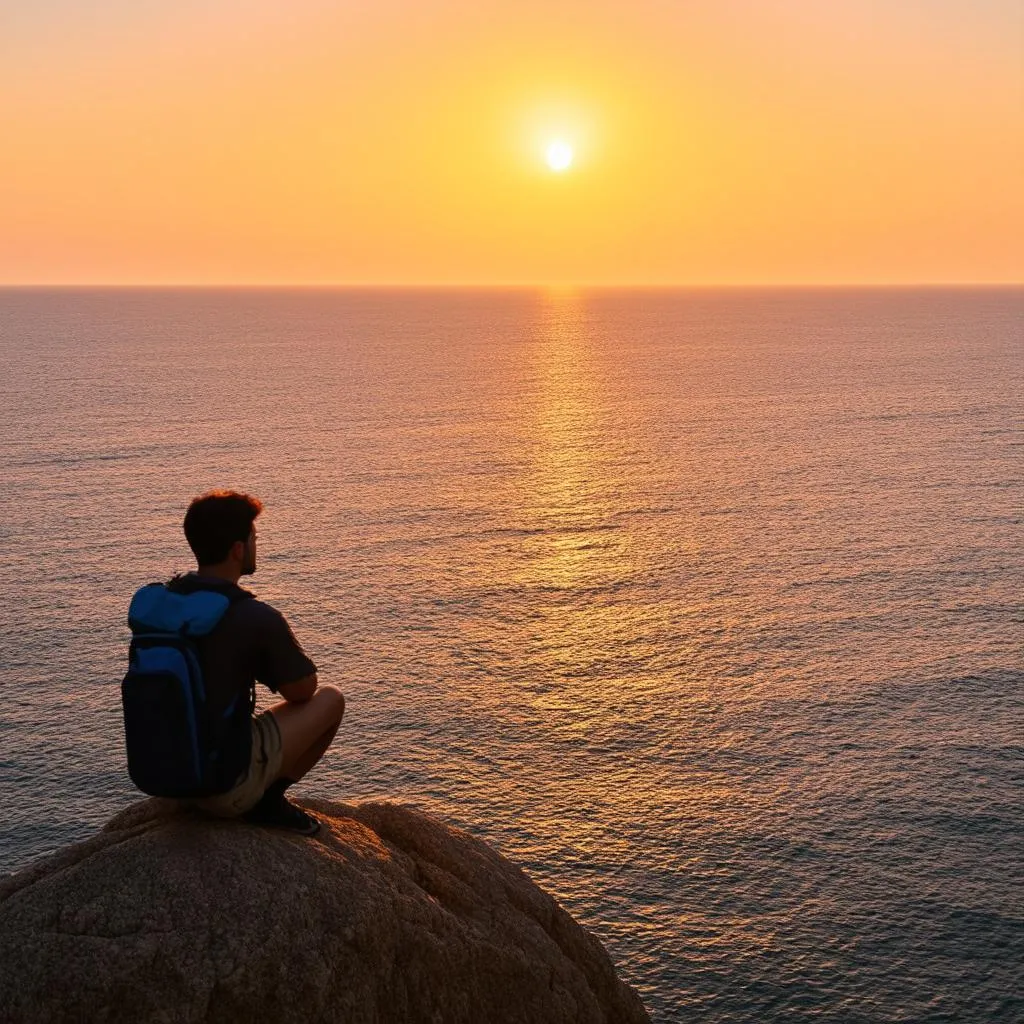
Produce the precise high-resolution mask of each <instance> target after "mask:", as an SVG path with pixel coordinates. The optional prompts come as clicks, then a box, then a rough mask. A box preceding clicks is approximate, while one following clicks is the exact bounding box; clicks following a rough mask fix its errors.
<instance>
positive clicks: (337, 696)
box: [316, 683, 345, 724]
mask: <svg viewBox="0 0 1024 1024" xmlns="http://www.w3.org/2000/svg"><path fill="white" fill-rule="evenodd" d="M316 697H317V699H318V700H319V701H320V702H321V704H322V706H323V707H324V709H325V711H326V712H328V713H329V715H330V718H331V721H332V724H334V723H337V722H340V721H341V719H342V716H343V715H344V714H345V695H344V694H343V693H342V692H341V690H339V689H338V687H337V686H334V685H332V684H331V683H325V684H324V685H323V686H318V687H317V691H316Z"/></svg>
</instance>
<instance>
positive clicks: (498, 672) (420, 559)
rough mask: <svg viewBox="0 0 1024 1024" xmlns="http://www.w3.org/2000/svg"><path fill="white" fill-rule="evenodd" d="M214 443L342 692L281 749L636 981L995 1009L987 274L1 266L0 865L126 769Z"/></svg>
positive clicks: (1007, 948)
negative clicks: (541, 286)
mask: <svg viewBox="0 0 1024 1024" xmlns="http://www.w3.org/2000/svg"><path fill="white" fill-rule="evenodd" d="M215 487H232V488H236V489H240V490H244V491H248V492H250V493H252V494H255V495H257V496H259V497H260V498H261V499H262V500H263V501H264V503H265V506H266V508H265V512H264V513H263V515H262V516H261V518H260V520H259V533H260V550H259V556H260V565H259V570H258V572H257V574H256V575H255V576H254V577H252V578H251V580H250V582H251V585H252V588H253V589H254V590H255V591H256V592H257V593H258V595H259V596H260V597H262V598H263V599H264V600H267V601H269V602H270V603H272V604H274V605H275V606H277V607H279V608H280V609H281V610H282V611H283V612H284V613H285V614H286V615H287V617H288V619H289V621H290V622H291V624H292V626H293V628H294V630H295V632H296V634H297V635H298V637H299V638H300V640H301V642H302V643H303V646H304V647H305V648H306V650H307V652H308V653H309V654H310V655H311V657H312V658H313V659H314V660H315V661H316V663H317V665H318V667H319V672H320V678H321V680H322V681H325V682H332V683H337V684H338V685H340V686H341V687H342V689H343V690H344V691H345V694H346V697H347V702H348V710H347V714H346V719H345V723H344V725H343V726H342V730H341V732H340V733H339V736H338V739H337V741H336V743H335V745H334V747H333V748H332V749H331V751H330V752H329V754H328V756H327V758H326V760H325V762H324V763H323V764H322V765H321V766H320V767H318V769H317V770H316V771H315V772H314V773H313V774H311V775H310V776H309V778H308V780H307V781H306V782H304V783H303V786H302V791H303V792H306V793H307V794H309V795H317V796H323V797H327V798H336V799H339V800H343V801H358V800H362V799H369V798H387V799H392V800H397V801H404V802H410V803H415V804H418V805H420V806H422V807H424V808H425V809H427V810H429V811H431V812H432V813H434V814H436V815H438V816H440V817H441V818H443V819H444V820H446V821H448V822H450V823H453V824H455V825H458V826H461V827H463V828H465V829H467V830H469V831H470V832H472V833H473V834H475V835H477V836H480V837H481V838H483V839H486V840H487V841H488V842H490V843H491V844H493V845H494V846H495V847H496V848H497V849H499V850H500V851H501V852H502V853H503V854H505V855H506V856H508V857H509V858H511V859H513V860H514V861H516V862H517V863H519V864H520V865H521V866H522V867H523V868H524V869H525V870H526V871H527V872H528V873H529V874H530V875H531V876H532V877H533V878H534V879H535V880H536V881H537V882H539V883H540V884H541V885H542V886H544V887H545V888H546V889H547V890H548V891H550V892H551V893H552V894H554V895H555V896H556V897H557V898H558V899H559V900H560V901H561V902H562V904H563V905H564V906H565V907H566V908H567V909H568V910H569V911H570V912H571V913H572V914H573V915H574V916H575V917H576V918H577V920H579V921H580V922H582V923H583V924H585V925H586V926H587V927H588V928H590V929H591V930H592V931H593V932H594V933H595V934H596V935H597V936H598V937H599V938H600V939H601V940H602V941H603V942H604V944H605V946H606V947H607V948H608V950H609V951H610V953H611V955H612V958H613V960H614V961H615V963H616V965H617V967H618V969H619V972H620V975H621V976H622V977H623V978H624V979H625V980H627V981H628V982H630V983H631V984H632V985H634V986H635V987H636V988H637V989H638V990H639V992H640V993H641V995H642V996H643V998H644V1001H645V1003H646V1005H647V1006H648V1008H649V1009H650V1011H651V1014H652V1017H653V1019H654V1020H655V1021H658V1022H661V1024H666V1022H686V1021H697V1020H699V1021H702V1022H705V1024H725V1022H746V1021H750V1022H765V1021H786V1022H805V1021H841V1022H864V1024H868V1022H872V1024H873V1022H883V1021H886V1022H888V1021H894V1022H895V1021H930V1022H931V1021H934V1022H938V1021H958V1022H959V1021H978V1022H983V1021H984V1022H988V1021H1022V1020H1024V967H1022V964H1024V659H1022V653H1024V598H1022V582H1024V555H1022V544H1021V540H1022V530H1021V524H1022V520H1024V291H1022V290H1021V289H1010V288H1006V289H1003V288H990V289H967V288H964V289H876V290H871V289H833V290H830V289H815V290H796V289H790V290H786V289H778V290H740V289H721V290H677V291H672V290H651V291H614V290H610V291H586V290H584V291H571V290H564V291H557V290H553V291H541V290H504V291H502V290H498V291H472V290H462V291H460V290H443V291H430V290H421V291H415V290H411V291H400V290H386V289H381V290H361V291H360V290H356V291H352V290H301V289H295V290H258V289H253V290H188V289H178V290H175V289H168V290H143V289H131V290H115V289H106V290H105V289H65V290H47V289H23V290H18V289H7V290H3V291H0V688H2V690H0V692H2V704H0V793H2V798H0V799H2V802H3V813H2V815H0V870H6V871H12V870H17V869H18V868H20V867H22V866H24V865H25V864H27V863H28V862H30V861H31V860H33V859H34V858H36V857H39V856H41V855H44V854H46V853H48V852H50V851H53V850H55V849H57V848H59V847H61V846H63V845H64V844H67V843H70V842H74V841H77V840H81V839H83V838H85V837H87V836H88V835H90V834H91V833H93V832H94V831H95V830H96V829H97V828H98V827H100V826H101V825H102V824H103V823H104V822H105V821H106V820H107V819H108V818H109V817H110V816H111V815H112V814H114V813H115V812H116V811H118V810H119V809H121V808H122V807H124V806H125V805H126V804H127V803H128V802H130V801H132V800H133V799H135V798H136V795H137V794H135V793H134V792H133V790H132V788H131V785H130V783H129V781H128V779H127V777H126V774H125V770H124V765H123V753H122V734H121V722H120V704H119V691H118V684H119V681H120V677H121V675H122V674H123V670H124V663H125V658H126V645H127V638H128V632H127V627H126V622H125V612H126V607H127V602H128V599H129V597H130V595H131V593H132V592H133V590H134V589H135V588H136V587H137V586H139V585H141V584H143V583H146V582H150V581H152V580H159V579H166V578H168V577H170V576H171V575H173V574H174V573H175V572H179V571H184V570H187V569H189V568H191V560H190V557H189V552H188V549H187V547H186V545H185V542H184V538H183V536H182V533H181V519H182V516H183V514H184V510H185V507H186V506H187V504H188V502H189V500H190V499H191V498H192V497H193V496H195V495H197V494H199V493H202V492H204V491H206V490H209V489H211V488H215ZM265 702H266V701H264V703H265ZM299 795H301V793H300V794H299Z"/></svg>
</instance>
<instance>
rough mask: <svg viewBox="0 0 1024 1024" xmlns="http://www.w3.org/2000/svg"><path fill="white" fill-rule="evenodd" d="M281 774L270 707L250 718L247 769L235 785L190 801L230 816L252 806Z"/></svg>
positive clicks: (220, 815)
mask: <svg viewBox="0 0 1024 1024" xmlns="http://www.w3.org/2000/svg"><path fill="white" fill-rule="evenodd" d="M280 774H281V730H280V729H278V727H277V721H276V720H275V718H274V716H273V715H272V714H271V713H270V712H269V711H261V712H260V713H259V714H258V715H255V716H254V717H253V720H252V756H251V757H250V758H249V769H248V771H246V773H245V775H243V776H242V778H241V780H240V781H239V782H238V784H237V785H236V786H235V788H234V789H229V790H228V791H227V792H226V793H218V794H217V795H216V796H207V797H203V798H202V799H201V800H193V801H192V803H193V804H194V805H195V806H196V807H200V808H202V809H203V810H204V811H206V812H207V813H209V814H215V815H216V816H217V817H218V818H233V817H235V816H236V815H238V814H244V813H245V812H246V811H247V810H249V808H251V807H253V806H255V804H256V803H257V801H258V800H259V798H260V797H261V796H263V791H264V790H265V789H266V788H267V786H269V785H270V784H271V783H272V782H273V781H274V779H276V778H277V777H278V775H280Z"/></svg>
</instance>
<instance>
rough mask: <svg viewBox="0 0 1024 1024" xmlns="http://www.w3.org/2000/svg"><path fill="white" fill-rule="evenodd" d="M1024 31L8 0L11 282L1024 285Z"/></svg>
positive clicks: (723, 10) (600, 11)
mask: <svg viewBox="0 0 1024 1024" xmlns="http://www.w3.org/2000/svg"><path fill="white" fill-rule="evenodd" d="M29 7H30V9H28V10H23V9H22V8H29ZM1022 54H1024V5H1021V4H1019V3H1018V2H1016V0H857V2H853V0H831V2H826V0H714V2H712V0H706V2H701V0H696V2H684V0H631V2H626V0H619V2H609V0H604V2H602V0H585V2H584V0H562V2H557V0H549V2H544V3H541V2H537V0H517V2H506V0H502V2H490V3H488V2H487V0H476V2H469V0H442V2H430V0H416V2H413V0H375V2H374V3H373V4H372V5H371V4H368V3H363V2H359V3H356V2H354V0H349V2H339V0H334V2H328V0H290V3H289V4H287V5H286V4H284V3H281V2H273V3H271V2H270V0H179V2H178V3H175V4H157V3H153V2H146V0H133V2H129V0H107V2H97V3H95V4H82V3H81V2H80V0H74V2H72V0H34V3H33V4H32V5H25V4H20V3H15V2H14V0H0V146H2V147H3V149H2V159H0V283H7V284H32V283H39V284H43V283H132V284H135V283H157V284H173V283H197V284H218V283H225V284H231V283H250V284H263V283H281V284H513V283H545V284H547V283H590V284H625V285H629V284H633V285H637V284H667V285H671V284H680V285H685V284H743V283H921V282H934V283H941V282H1020V281H1022V280H1024V56H1022ZM555 137H561V138H564V139H565V140H566V141H568V142H569V143H570V144H571V145H572V146H573V147H574V150H575V160H574V163H573V165H572V166H571V167H570V168H569V170H567V171H565V172H564V173H561V174H556V173H553V172H552V171H551V170H550V169H549V168H548V167H547V166H546V164H545V163H544V159H543V153H544V147H545V146H546V145H547V143H548V142H549V141H550V140H551V139H552V138H555Z"/></svg>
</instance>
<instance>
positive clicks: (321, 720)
mask: <svg viewBox="0 0 1024 1024" xmlns="http://www.w3.org/2000/svg"><path fill="white" fill-rule="evenodd" d="M269 710H270V712H271V714H272V715H273V716H274V721H275V722H276V723H277V729H278V732H279V733H280V734H281V768H280V771H279V772H278V776H277V778H276V779H275V780H274V781H273V782H272V783H270V785H269V786H268V787H267V788H266V790H265V791H264V793H263V796H262V797H261V798H260V800H259V802H258V803H257V804H256V805H255V806H254V807H253V808H252V809H251V810H249V811H247V812H246V813H245V818H246V820H247V821H251V822H254V823H256V824H262V825H273V826H275V827H276V828H286V829H290V830H291V831H293V832H298V833H299V834H300V835H305V836H312V835H315V834H316V833H317V832H318V831H319V829H320V822H319V821H317V819H316V818H314V817H313V815H311V814H308V813H307V812H306V811H304V810H302V808H301V807H296V806H295V804H293V803H291V801H289V800H288V798H287V797H286V796H285V790H286V789H287V788H288V787H289V786H290V785H291V784H292V783H293V782H298V781H299V779H301V778H302V776H303V775H305V774H306V772H308V771H309V769H310V768H312V767H313V765H315V764H316V763H317V761H319V760H320V758H321V757H323V755H324V752H325V751H326V750H327V748H328V747H329V746H330V745H331V740H333V739H334V734H335V733H336V732H337V731H338V726H339V725H341V716H342V715H343V714H344V713H345V698H344V697H343V696H342V693H341V690H339V689H338V688H337V687H336V686H321V687H318V688H317V690H316V692H315V693H314V694H313V696H312V697H311V698H310V699H309V700H307V701H302V702H301V703H300V702H299V701H282V702H281V703H279V704H275V705H274V706H273V707H271V708H270V709H269Z"/></svg>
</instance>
